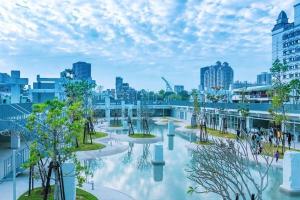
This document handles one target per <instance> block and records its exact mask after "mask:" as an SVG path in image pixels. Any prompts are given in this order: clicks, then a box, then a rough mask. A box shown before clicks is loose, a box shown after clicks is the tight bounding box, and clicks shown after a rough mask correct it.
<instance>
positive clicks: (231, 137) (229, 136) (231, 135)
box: [207, 128, 236, 139]
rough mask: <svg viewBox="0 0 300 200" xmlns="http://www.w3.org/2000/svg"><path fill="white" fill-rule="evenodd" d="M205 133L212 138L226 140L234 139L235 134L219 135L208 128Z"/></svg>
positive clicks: (216, 131) (217, 131) (218, 132)
mask: <svg viewBox="0 0 300 200" xmlns="http://www.w3.org/2000/svg"><path fill="white" fill-rule="evenodd" d="M207 132H208V134H209V135H211V136H214V137H220V138H226V139H236V134H232V133H220V131H219V130H215V129H211V128H208V129H207Z"/></svg>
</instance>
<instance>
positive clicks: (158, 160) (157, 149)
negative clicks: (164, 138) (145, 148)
mask: <svg viewBox="0 0 300 200" xmlns="http://www.w3.org/2000/svg"><path fill="white" fill-rule="evenodd" d="M153 151H154V160H153V161H152V164H153V165H164V164H165V161H164V147H163V145H162V144H155V145H154V150H153Z"/></svg>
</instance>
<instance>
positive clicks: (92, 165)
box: [83, 158, 104, 182]
mask: <svg viewBox="0 0 300 200" xmlns="http://www.w3.org/2000/svg"><path fill="white" fill-rule="evenodd" d="M83 166H84V168H85V171H84V173H85V178H86V181H87V182H90V181H91V180H92V179H93V177H94V173H95V171H97V170H98V169H100V168H102V167H103V166H104V162H103V160H102V159H101V158H99V159H88V160H84V161H83Z"/></svg>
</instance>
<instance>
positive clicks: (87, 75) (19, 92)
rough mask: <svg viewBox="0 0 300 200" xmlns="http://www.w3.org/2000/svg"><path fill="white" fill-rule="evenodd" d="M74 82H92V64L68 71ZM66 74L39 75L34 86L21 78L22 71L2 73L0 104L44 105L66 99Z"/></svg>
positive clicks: (74, 67)
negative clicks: (48, 101) (54, 75)
mask: <svg viewBox="0 0 300 200" xmlns="http://www.w3.org/2000/svg"><path fill="white" fill-rule="evenodd" d="M68 71H69V72H70V73H71V74H72V76H73V79H74V81H78V80H82V81H90V82H94V81H93V80H92V76H91V64H90V63H86V62H77V63H74V64H73V67H72V69H70V70H68ZM65 75H66V72H65V71H64V72H61V73H60V76H59V77H54V78H53V77H52V78H50V77H41V76H40V75H37V77H36V81H34V82H33V84H32V86H30V85H29V81H28V78H21V72H20V71H11V75H8V74H6V73H0V104H9V103H28V102H32V103H42V102H45V101H47V100H51V99H54V98H57V99H64V98H65V93H64V84H65V83H66V78H67V77H65Z"/></svg>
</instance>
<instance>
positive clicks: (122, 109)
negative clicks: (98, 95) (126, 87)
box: [121, 101, 125, 121]
mask: <svg viewBox="0 0 300 200" xmlns="http://www.w3.org/2000/svg"><path fill="white" fill-rule="evenodd" d="M121 112H122V113H121V114H122V121H124V119H125V101H121Z"/></svg>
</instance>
